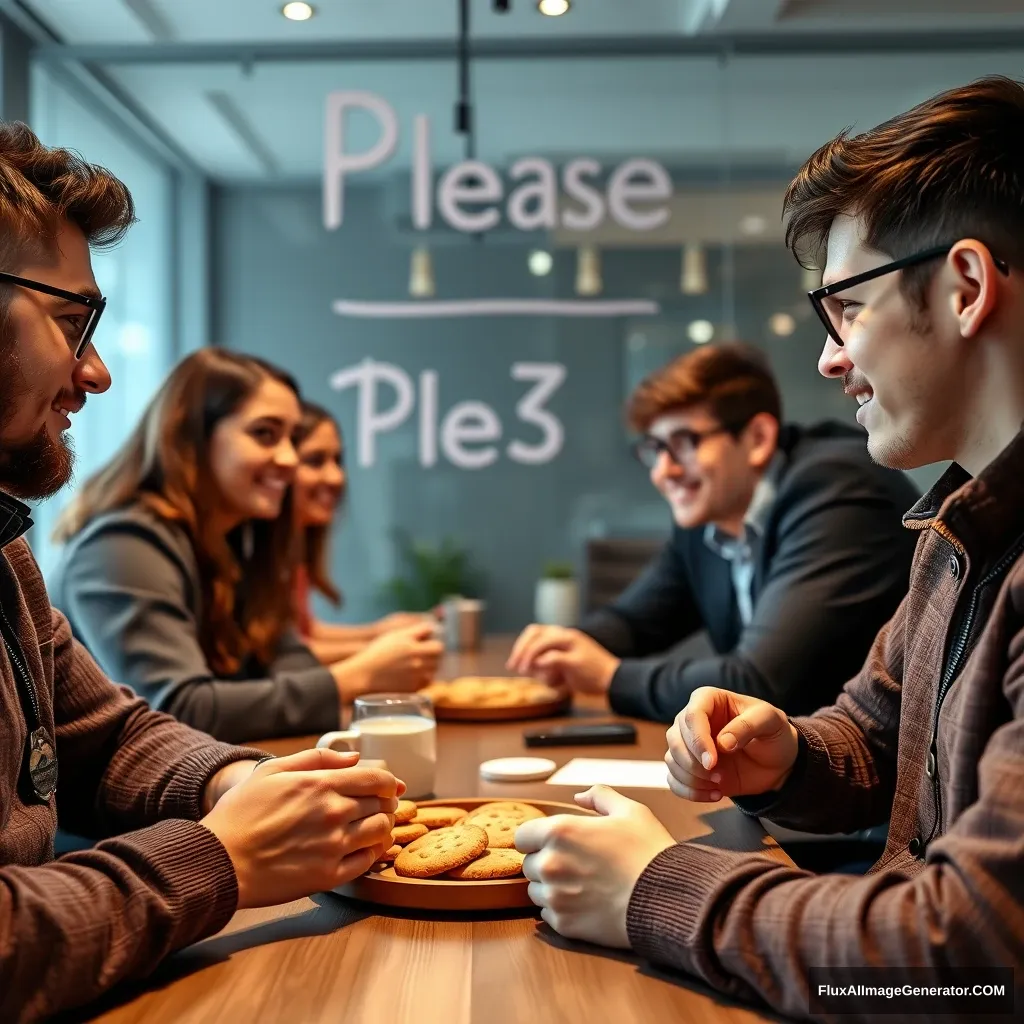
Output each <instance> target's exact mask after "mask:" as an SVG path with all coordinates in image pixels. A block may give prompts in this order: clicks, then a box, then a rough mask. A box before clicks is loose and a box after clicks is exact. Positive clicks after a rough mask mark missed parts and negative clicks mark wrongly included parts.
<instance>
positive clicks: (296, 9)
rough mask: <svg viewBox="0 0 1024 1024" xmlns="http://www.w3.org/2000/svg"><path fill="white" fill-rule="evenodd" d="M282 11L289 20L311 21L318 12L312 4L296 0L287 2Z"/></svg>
mask: <svg viewBox="0 0 1024 1024" xmlns="http://www.w3.org/2000/svg"><path fill="white" fill-rule="evenodd" d="M281 13H282V14H283V15H284V16H285V17H286V18H287V19H288V20H289V21H309V19H310V18H312V17H313V15H314V14H316V11H315V10H314V8H313V5H312V4H306V3H300V2H298V0H296V2H295V3H289V4H285V5H284V7H282V8H281Z"/></svg>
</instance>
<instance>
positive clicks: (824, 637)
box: [509, 345, 917, 721]
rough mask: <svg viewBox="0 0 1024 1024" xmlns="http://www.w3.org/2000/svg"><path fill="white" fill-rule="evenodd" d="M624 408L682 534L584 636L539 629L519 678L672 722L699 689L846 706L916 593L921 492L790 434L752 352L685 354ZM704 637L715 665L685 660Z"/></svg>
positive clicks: (817, 441)
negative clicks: (885, 633) (849, 683)
mask: <svg viewBox="0 0 1024 1024" xmlns="http://www.w3.org/2000/svg"><path fill="white" fill-rule="evenodd" d="M627 414H628V419H629V422H630V424H631V426H632V427H633V428H634V429H635V430H636V431H637V432H638V433H639V434H640V435H641V436H640V440H639V441H638V442H637V444H636V446H635V453H636V455H637V457H638V458H639V460H640V461H641V463H643V465H644V466H645V467H646V468H647V470H648V472H649V473H650V478H651V483H652V484H653V485H654V486H655V488H656V489H657V490H658V491H659V492H660V493H661V494H662V495H663V496H664V498H665V500H666V501H667V503H668V505H669V508H670V510H671V513H672V519H673V531H672V535H671V538H670V539H669V541H668V543H667V544H666V545H665V547H664V548H663V550H662V551H661V553H660V555H659V556H658V557H657V558H656V559H655V560H654V562H653V563H652V564H651V565H650V566H649V567H648V568H647V570H646V571H645V572H644V573H643V574H642V575H641V576H640V578H639V579H638V580H636V582H634V583H633V584H632V586H630V587H629V588H628V589H627V590H626V592H625V593H624V594H623V595H622V596H621V597H619V598H618V599H617V600H616V601H615V602H613V603H612V604H611V605H610V606H608V607H607V608H602V609H600V610H598V611H596V612H595V613H593V614H591V615H590V616H589V617H588V618H587V619H586V620H585V621H584V623H583V625H582V628H581V629H579V630H575V629H563V628H559V627H554V626H540V625H534V626H530V627H528V628H527V629H526V630H525V631H524V632H523V634H522V635H521V636H520V637H519V639H518V640H517V642H516V645H515V647H514V649H513V652H512V656H511V658H510V660H509V665H510V667H511V668H512V669H513V670H515V671H518V672H522V673H524V674H529V675H540V676H544V677H546V678H548V679H549V680H550V681H553V682H559V683H564V684H568V685H569V686H570V687H572V688H573V689H574V690H577V691H583V692H589V693H605V694H607V697H608V700H609V702H610V704H611V706H612V708H613V709H614V710H615V711H617V712H619V713H620V714H624V715H631V716H634V717H639V718H652V719H656V720H661V721H671V720H672V719H673V718H674V717H675V715H676V714H677V713H678V712H679V711H680V709H681V708H683V707H684V706H685V705H686V702H687V701H688V700H689V698H690V695H691V694H692V693H693V691H694V690H696V689H698V688H699V687H701V686H721V687H728V688H729V689H732V690H736V691H738V692H740V693H745V694H750V695H752V696H758V697H762V698H764V699H765V700H771V701H772V702H773V703H775V704H778V705H779V706H780V707H783V708H785V709H786V710H787V711H790V712H792V713H794V714H797V713H806V712H811V711H814V710H816V709H817V708H819V707H821V706H822V705H823V704H826V703H828V702H829V701H831V700H834V699H835V696H836V694H837V693H838V692H839V688H840V687H841V686H842V685H843V683H845V682H846V680H847V679H849V678H850V677H851V676H852V675H853V674H854V673H855V672H856V671H857V670H858V669H859V668H860V666H861V664H862V663H863V661H864V655H865V654H866V653H867V650H868V648H869V646H870V645H871V640H872V639H873V637H874V635H875V633H876V632H877V631H878V629H879V627H880V626H881V625H882V624H883V623H884V622H885V621H886V619H887V618H888V617H889V616H890V615H891V614H892V613H893V611H895V609H896V606H897V604H898V603H899V601H900V599H901V598H902V597H903V595H904V593H906V589H907V580H908V576H909V571H910V558H911V555H912V553H913V549H914V538H913V537H912V536H909V535H908V534H907V531H905V530H904V529H903V528H902V527H901V525H900V517H901V515H902V513H903V511H904V510H905V509H906V508H907V507H908V506H909V505H911V504H913V502H914V501H915V499H916V498H917V493H916V492H915V491H914V488H913V486H912V485H911V484H910V482H909V481H908V480H907V479H906V477H904V476H903V475H902V474H900V473H893V472H891V471H889V470H886V469H882V468H881V467H879V466H877V465H874V464H873V463H872V462H871V460H870V459H869V458H868V456H867V454H866V453H865V451H864V435H863V433H862V432H861V431H859V430H857V429H856V428H852V427H845V426H842V425H841V424H838V423H821V424H817V425H815V426H812V427H800V426H797V425H795V424H783V423H782V402H781V398H780V396H779V389H778V386H777V384H776V382H775V379H774V377H773V375H772V372H771V369H770V367H769V366H768V363H767V361H766V360H765V359H764V358H763V357H762V356H761V354H760V353H759V352H757V351H756V350H755V349H752V348H749V347H746V346H742V345H720V346H714V345H708V346H704V347H702V348H699V349H696V350H694V351H693V352H691V353H689V354H687V355H685V356H682V357H681V358H679V359H677V360H675V361H674V362H672V363H670V364H669V365H668V366H665V367H663V368H662V369H660V370H658V371H657V372H656V373H654V374H653V375H652V376H651V377H649V378H648V379H647V380H645V381H644V382H643V383H641V384H640V386H639V387H638V388H637V389H636V391H635V393H634V394H633V395H632V396H631V398H630V402H629V406H628V410H627ZM851 609H853V612H852V614H851ZM701 629H704V630H706V631H707V634H708V636H709V638H710V640H711V643H712V646H713V648H714V651H715V654H714V656H712V657H695V656H693V654H692V653H691V652H690V651H686V650H680V651H676V652H674V653H673V651H672V648H675V647H677V646H678V645H679V644H680V643H681V642H682V641H684V640H686V639H687V638H688V637H690V636H692V635H693V634H695V633H697V632H698V631H699V630H701Z"/></svg>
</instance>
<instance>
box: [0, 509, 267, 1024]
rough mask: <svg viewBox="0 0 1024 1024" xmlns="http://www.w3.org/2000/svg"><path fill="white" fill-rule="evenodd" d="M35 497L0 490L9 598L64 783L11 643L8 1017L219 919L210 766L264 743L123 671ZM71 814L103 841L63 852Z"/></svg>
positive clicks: (5, 846)
mask: <svg viewBox="0 0 1024 1024" xmlns="http://www.w3.org/2000/svg"><path fill="white" fill-rule="evenodd" d="M27 523H28V519H27V508H26V507H25V506H24V505H21V503H20V502H15V501H13V500H12V499H10V498H8V497H7V496H6V495H0V547H2V548H3V550H2V551H0V614H2V615H3V616H4V617H5V619H6V624H7V626H8V629H9V632H10V633H13V634H14V635H16V637H17V639H18V641H19V644H20V647H21V652H20V657H22V658H23V660H24V662H25V667H26V668H27V670H28V672H29V674H30V676H31V678H32V680H33V682H34V689H35V692H36V695H37V698H38V705H39V718H40V720H41V723H42V725H43V727H44V728H45V729H46V730H47V731H48V733H49V735H50V736H51V737H55V740H56V743H55V748H56V754H57V759H58V779H57V792H56V796H55V797H53V798H51V799H50V800H49V802H47V803H43V802H40V801H39V800H38V799H36V798H34V796H33V794H32V786H31V784H30V783H28V780H27V776H26V773H25V772H24V770H23V766H24V760H25V750H26V742H27V738H28V729H27V725H26V714H25V712H24V710H23V703H22V699H21V697H20V696H19V689H18V685H17V683H16V679H15V674H14V672H15V666H14V665H13V664H12V661H11V652H10V650H9V649H8V647H7V645H6V644H0V1021H4V1022H5V1024H7V1022H14V1021H31V1020H37V1019H39V1018H40V1017H44V1016H48V1015H49V1014H52V1013H55V1012H57V1011H58V1010H61V1009H64V1008H67V1007H71V1006H76V1005H79V1004H81V1003H84V1002H87V1001H89V1000H91V999H93V998H94V997H96V996H97V995H99V994H100V993H101V992H103V991H104V990H106V989H108V988H109V987H111V986H112V985H113V984H115V983H116V982H118V981H120V980H122V979H126V978H131V977H138V976H140V975H144V974H146V973H148V972H149V971H151V970H152V969H153V968H154V967H155V966H156V965H157V963H158V962H159V961H160V960H161V958H163V957H164V956H166V955H167V954H168V953H170V952H171V951H172V950H175V949H178V948H180V947H182V946H185V945H187V944H188V943H191V942H195V941H196V940H198V939H201V938H204V937H205V936H207V935H210V934H212V933H214V932H216V931H218V930H219V929H220V928H221V927H222V926H223V925H224V924H225V923H226V922H227V921H228V919H229V918H230V917H231V915H232V913H233V912H234V910H235V907H236V904H237V900H238V890H237V885H236V881H235V874H234V870H233V868H232V866H231V861H230V859H229V858H228V855H227V852H226V851H225V849H224V847H223V846H222V845H221V844H220V842H219V841H218V840H217V839H216V837H215V836H214V835H213V833H212V832H210V831H209V830H207V829H206V828H205V827H204V826H203V825H200V824H199V823H198V819H199V817H200V816H201V810H200V808H201V801H202V796H203V790H204V788H205V786H206V783H207V781H208V780H209V779H210V778H211V777H212V776H213V775H214V773H215V772H217V771H218V770H219V769H220V768H222V767H224V766H225V765H226V764H229V763H231V762H232V761H237V760H239V759H244V758H252V757H259V756H260V752H259V751H256V750H247V749H243V748H240V747H230V746H226V745H224V744H221V743H217V742H215V741H213V740H212V739H210V737H208V736H206V735H204V734H203V733H199V732H195V731H194V730H192V729H189V728H188V727H187V726H184V725H181V724H180V723H178V722H176V721H175V720H174V719H172V718H170V717H168V716H167V715H162V714H159V713H157V712H155V711H151V710H150V709H149V707H147V705H146V704H145V703H144V702H143V701H141V700H139V699H138V698H136V697H135V696H134V695H133V694H132V693H131V691H130V690H127V689H125V688H123V687H119V686H115V685H114V684H113V683H111V682H110V681H109V680H108V679H107V678H106V677H105V676H104V675H103V674H102V673H101V672H100V670H99V669H98V668H97V666H96V664H95V662H94V661H93V660H92V658H91V657H90V656H89V655H88V653H86V651H85V649H84V648H83V647H82V646H81V645H80V644H79V643H78V642H77V641H75V640H74V639H73V638H72V636H71V630H70V629H69V627H68V624H67V621H66V620H65V619H64V617H63V616H62V615H61V614H60V613H59V612H56V611H54V610H53V609H51V607H50V604H49V601H48V599H47V596H46V590H45V587H44V585H43V581H42V578H41V576H40V574H39V571H38V569H37V567H36V564H35V561H34V559H33V557H32V554H31V552H30V551H29V548H28V545H27V544H26V543H25V542H24V540H17V539H14V540H12V538H17V537H18V536H19V535H20V534H21V533H23V532H24V530H25V529H26V527H27ZM58 818H59V820H60V824H61V826H62V827H64V828H66V829H68V830H70V831H72V832H74V833H77V834H80V835H86V836H90V837H93V838H102V837H104V836H114V835H116V836H117V838H116V839H106V840H105V841H103V842H100V843H98V844H97V845H96V846H95V847H94V848H93V849H91V850H89V851H86V852H80V853H74V854H70V855H68V856H65V857H61V858H60V859H58V860H54V858H53V845H54V833H55V831H56V828H57V822H58Z"/></svg>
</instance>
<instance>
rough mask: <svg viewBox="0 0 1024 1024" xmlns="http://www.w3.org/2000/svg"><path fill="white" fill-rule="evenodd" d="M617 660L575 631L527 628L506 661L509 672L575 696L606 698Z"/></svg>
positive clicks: (561, 628) (556, 627)
mask: <svg viewBox="0 0 1024 1024" xmlns="http://www.w3.org/2000/svg"><path fill="white" fill-rule="evenodd" d="M619 664H620V660H619V659H618V658H616V657H615V655H614V654H610V653H609V652H608V651H606V650H605V649H604V648H603V647H602V646H601V645H600V644H599V643H598V642H597V641H596V640H593V639H591V638H590V637H589V636H587V634H586V633H581V632H580V631H579V630H578V629H566V628H564V627H562V626H538V625H533V626H527V627H526V629H524V630H523V632H522V633H521V634H520V635H519V638H518V639H517V640H516V642H515V644H514V645H513V647H512V653H511V654H510V655H509V658H508V666H507V667H508V668H509V670H510V671H512V672H518V673H519V674H520V675H524V676H536V677H537V678H539V679H543V680H544V681H545V682H547V683H550V684H551V685H554V686H559V685H561V686H568V687H569V688H570V689H572V690H574V691H576V692H577V693H596V694H605V693H607V692H608V689H609V687H610V686H611V685H612V678H613V677H614V675H615V673H616V671H617V670H618V667H619Z"/></svg>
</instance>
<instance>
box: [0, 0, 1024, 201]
mask: <svg viewBox="0 0 1024 1024" xmlns="http://www.w3.org/2000/svg"><path fill="white" fill-rule="evenodd" d="M4 2H7V3H8V4H9V2H10V0H0V6H2V5H3V3H4ZM22 3H23V4H24V5H25V6H28V7H30V8H31V9H32V10H33V12H34V13H35V14H36V15H38V17H39V18H41V19H42V20H43V21H44V22H45V23H46V24H47V25H49V26H50V27H51V28H52V29H53V30H54V31H55V32H56V33H57V34H58V35H59V37H60V38H61V39H62V40H63V41H64V42H65V43H68V44H77V45H82V44H118V45H129V46H136V47H145V46H152V45H157V44H159V45H168V44H169V45H185V44H212V43H220V44H224V43H263V44H280V43H292V44H294V43H303V42H307V41H315V42H317V43H321V44H322V43H325V42H331V41H333V42H339V43H359V42H368V41H373V42H375V43H387V42H388V41H392V42H393V41H395V40H425V41H426V40H449V39H452V38H453V37H454V36H455V34H456V32H457V3H456V0H320V2H319V3H316V4H315V6H316V7H317V8H318V13H317V16H316V17H315V18H313V19H312V20H311V21H309V22H304V23H294V22H289V21H287V20H286V19H285V18H283V17H282V16H281V14H280V3H279V2H277V0H22ZM1022 8H1024V4H1022V3H1021V2H1020V0H963V2H954V0H930V2H921V0H858V3H856V4H853V3H849V2H847V0H576V2H575V4H574V6H573V9H572V11H571V12H570V13H569V14H568V15H566V16H565V17H562V18H555V19H552V18H545V17H543V16H541V15H539V14H538V13H537V11H536V9H535V4H534V2H533V0H512V11H511V13H509V14H506V15H500V14H497V13H494V12H493V11H492V9H491V0H472V29H473V35H474V37H476V38H481V39H500V38H502V37H513V38H518V39H535V38H545V39H550V38H557V37H560V36H561V37H572V38H574V39H580V38H587V37H591V38H598V39H600V38H603V39H609V38H613V39H614V38H621V37H623V36H628V35H631V34H632V35H640V36H647V37H666V36H679V37H699V36H704V35H708V34H716V33H725V34H737V35H743V36H750V35H754V34H759V33H764V34H775V35H777V34H779V33H788V34H792V33H800V32H818V33H822V32H828V33H832V34H835V33H842V32H848V33H851V34H853V33H865V32H872V33H878V34H880V35H884V34H885V33H887V32H894V31H907V30H908V29H909V30H920V29H922V28H928V29H932V30H937V29H944V30H953V31H956V30H957V29H966V30H981V29H989V30H1000V29H1015V30H1024V10H1022ZM143 56H144V54H143ZM1022 68H1024V53H1019V52H1015V51H1002V52H997V53H989V54H985V53H973V54H972V53H955V54H940V55H935V54H929V53H911V54H885V55H882V54H879V55H865V54H864V53H862V52H857V53H851V54H849V55H844V54H839V55H828V56H822V57H814V56H809V55H807V56H786V57H770V56H742V57H737V58H735V59H734V60H733V61H732V62H731V63H729V64H728V65H727V66H724V67H723V65H722V64H721V63H720V62H719V61H718V60H717V59H716V58H715V57H714V56H688V57H671V58H650V57H644V58H641V57H630V58H615V59H593V58H573V59H531V60H507V59H487V60H480V61H477V62H475V64H474V67H473V88H474V100H475V103H476V111H477V126H478V131H477V147H478V152H479V154H480V156H481V157H483V158H484V159H487V160H489V161H491V162H493V163H495V164H501V163H505V162H506V161H508V160H511V159H514V158H515V157H517V156H521V155H524V154H542V155H547V156H549V157H552V158H554V159H558V158H560V157H569V156H574V155H588V156H594V157H596V158H597V159H599V160H601V161H602V162H605V163H611V162H614V161H616V160H620V159H624V158H625V157H626V156H633V155H648V156H653V157H655V158H658V159H663V160H665V161H666V162H669V163H674V164H677V165H686V164H688V163H693V162H697V163H701V162H703V163H704V164H707V163H708V161H709V160H716V159H718V158H720V156H721V154H722V153H723V152H726V151H728V152H729V153H731V154H732V158H733V159H734V160H735V161H738V162H741V163H757V164H771V163H774V164H779V165H789V164H792V163H795V162H798V161H799V160H801V159H803V157H804V156H806V154H807V152H808V151H809V149H810V148H812V147H813V146H814V145H816V144H818V143H820V141H822V140H823V139H824V138H826V137H828V136H829V135H831V134H834V133H835V132H836V131H838V130H840V129H841V128H843V127H845V126H846V125H848V124H851V123H855V124H859V125H860V126H862V127H866V126H867V125H869V124H873V123H876V122H877V121H879V120H882V119H884V118H885V117H887V116H889V115H891V114H892V113H894V112H895V111H896V110H898V109H901V108H903V107H905V106H907V105H908V104H910V103H913V102H916V101H917V100H919V99H921V98H924V96H927V95H929V94H930V93H932V92H935V91H936V90H938V89H940V88H943V87H947V86H950V85H954V84H958V83H961V82H963V81H967V80H969V79H970V78H973V77H977V76H978V75H981V74H985V73H989V72H994V71H997V72H1003V73H1007V74H1011V75H1019V74H1020V73H1021V69H1022ZM104 70H105V71H106V73H108V74H109V75H110V76H111V77H112V78H113V79H114V80H115V81H116V82H117V83H119V84H120V85H121V86H122V87H123V88H124V90H125V91H126V92H127V93H129V94H130V95H131V97H132V98H133V99H134V101H135V102H136V103H137V104H138V105H139V106H140V107H141V108H142V109H143V110H144V111H145V112H146V113H147V114H148V115H149V116H150V118H151V119H152V120H153V121H155V122H156V123H157V124H158V125H159V126H160V127H161V128H162V130H163V131H164V133H165V134H166V135H167V136H168V137H169V138H170V139H172V140H173V141H174V142H175V143H176V144H177V146H178V147H179V148H180V149H181V150H183V151H184V152H186V153H187V154H188V155H189V156H190V157H191V158H192V159H193V160H194V161H195V162H196V163H197V164H198V165H199V166H200V167H202V168H203V169H204V170H205V171H206V172H207V173H209V174H210V175H211V176H212V177H214V178H216V179H218V180H223V181H262V180H268V179H285V180H291V179H309V180H313V179H316V178H318V177H319V174H320V167H321V162H322V133H323V128H322V119H323V107H324V97H325V96H326V94H327V93H328V92H330V91H332V90H338V89H362V90H369V91H371V92H375V93H378V94H379V95H381V96H383V97H384V98H385V99H386V100H387V101H388V102H389V103H390V104H391V105H392V106H393V107H394V108H395V110H396V112H397V114H398V117H399V125H400V145H399V149H398V152H397V153H396V156H395V158H394V159H393V160H392V161H391V163H390V164H389V165H388V167H387V168H386V171H387V172H388V173H391V172H394V171H399V170H401V169H402V168H403V167H406V166H408V158H409V152H410V144H411V134H412V118H413V116H414V115H415V114H417V113H426V114H428V115H430V117H431V121H432V129H433V138H432V150H433V152H434V160H435V167H440V166H442V165H447V164H449V163H451V162H454V161H456V160H458V159H461V157H462V154H463V149H462V147H463V140H462V139H461V138H460V137H458V136H457V135H456V134H455V133H454V132H453V130H452V116H453V114H452V111H453V103H454V99H455V92H456V68H455V65H454V62H448V61H436V60H434V61H409V60H406V61H382V60H372V61H365V62H354V61H348V62H341V61H327V60H318V61H310V60H305V61H290V62H279V61H268V62H257V63H255V64H254V65H250V66H248V67H246V66H243V65H242V64H241V63H240V62H234V63H199V62H189V63H149V64H147V63H142V62H136V63H114V64H109V65H107V66H105V68H104ZM351 128H352V140H353V141H352V145H353V148H358V147H365V146H368V145H370V144H372V141H373V138H374V135H375V129H374V127H373V125H372V123H371V122H370V121H369V119H368V118H364V119H363V123H362V124H360V123H359V121H358V120H356V121H354V122H353V124H352V125H351Z"/></svg>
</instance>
